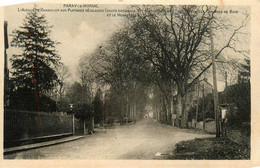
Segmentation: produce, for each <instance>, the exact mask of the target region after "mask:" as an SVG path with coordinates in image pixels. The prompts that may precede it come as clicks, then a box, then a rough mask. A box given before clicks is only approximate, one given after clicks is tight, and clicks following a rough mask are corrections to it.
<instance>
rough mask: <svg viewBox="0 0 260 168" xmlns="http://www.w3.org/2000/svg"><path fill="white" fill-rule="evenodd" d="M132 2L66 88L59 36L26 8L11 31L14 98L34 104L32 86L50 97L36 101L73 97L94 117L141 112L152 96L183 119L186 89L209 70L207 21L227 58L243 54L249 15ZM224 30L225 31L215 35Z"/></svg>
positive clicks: (63, 101) (132, 116)
mask: <svg viewBox="0 0 260 168" xmlns="http://www.w3.org/2000/svg"><path fill="white" fill-rule="evenodd" d="M130 8H131V9H134V10H135V11H136V13H135V14H134V15H129V17H128V18H126V20H125V25H124V26H123V27H122V28H121V29H119V30H118V31H117V32H116V33H114V34H113V35H112V36H111V38H110V39H109V40H108V41H107V42H106V43H104V44H103V45H102V46H99V47H97V49H96V50H95V52H93V53H92V54H91V55H86V56H83V57H82V58H81V60H80V63H79V66H78V67H79V69H78V74H79V77H80V79H79V81H78V82H75V83H73V84H72V85H71V86H70V87H67V90H66V91H65V88H66V78H68V76H69V70H68V68H67V67H66V66H64V65H62V64H61V63H60V57H59V56H58V55H57V53H56V51H55V45H56V44H57V42H55V41H52V40H51V39H50V37H49V34H50V28H51V26H48V23H47V21H46V19H45V17H44V16H39V15H38V13H37V12H36V10H34V11H32V12H30V13H28V15H27V16H26V19H25V22H24V24H23V26H21V27H20V30H15V31H14V32H13V41H12V45H13V46H16V47H19V48H22V49H23V54H21V55H14V56H13V57H12V60H11V61H12V67H13V69H14V70H15V71H13V73H12V78H13V85H14V87H13V93H14V96H13V97H14V101H13V102H14V104H17V102H19V103H18V104H19V105H21V104H26V103H27V104H26V107H24V106H21V108H28V109H30V108H32V109H31V110H35V109H36V107H37V106H36V105H37V103H36V102H35V101H36V99H35V96H33V95H35V93H36V98H38V99H41V100H40V101H39V102H40V103H43V102H44V99H45V102H47V103H45V102H44V104H45V105H40V107H43V108H46V110H48V109H51V108H53V109H55V108H54V107H53V106H55V105H56V103H57V105H58V106H57V108H58V110H59V111H68V109H69V104H70V103H71V104H74V107H75V108H74V110H75V111H76V112H77V111H78V113H77V115H78V116H79V118H86V117H89V116H93V115H95V116H96V122H112V121H113V120H114V119H118V120H121V121H126V122H127V120H138V119H140V118H142V117H143V116H144V114H145V113H146V111H145V109H146V108H145V107H146V105H148V104H151V106H152V107H153V110H154V114H155V115H156V118H157V119H158V120H160V121H161V122H163V123H167V124H171V123H172V116H173V115H174V114H175V115H176V116H177V118H180V119H181V123H179V125H180V126H181V127H187V123H188V117H189V113H188V110H187V107H186V106H187V92H188V91H189V90H190V89H191V88H192V87H194V85H195V84H196V83H197V82H198V81H199V80H200V79H201V78H205V76H207V74H208V73H209V72H210V71H209V68H210V67H211V65H212V62H211V54H210V52H209V48H210V45H211V43H210V40H209V37H210V29H211V27H212V29H213V32H214V34H213V37H214V39H216V41H217V42H216V47H215V54H214V57H215V58H218V59H219V58H224V57H223V55H225V54H226V53H225V51H226V50H229V52H231V51H233V52H236V53H237V54H238V55H246V54H248V53H247V52H244V51H241V50H239V49H238V48H237V46H238V45H237V44H239V43H240V40H241V39H244V38H245V37H247V34H244V33H243V29H244V28H245V27H246V25H247V21H248V19H249V16H248V15H247V14H244V15H241V17H244V18H243V19H242V20H241V24H239V25H237V26H230V24H231V23H232V22H229V21H228V20H226V19H225V18H222V17H220V16H219V15H218V12H217V11H218V9H217V7H214V6H161V5H152V6H149V5H142V6H140V5H138V6H131V7H130ZM210 25H212V26H211V27H210ZM223 31H225V32H226V34H227V35H225V36H220V35H219V34H220V32H223ZM218 39H221V42H219V41H220V40H219V41H218ZM219 60H220V59H219ZM227 60H228V58H227V59H226V60H224V61H225V62H228V61H229V60H228V61H227ZM235 61H236V59H235ZM219 64H220V63H219ZM225 65H226V64H225ZM223 67H224V66H223ZM224 69H226V67H224ZM54 88H56V90H53V89H54ZM37 95H38V96H37ZM93 95H95V96H93ZM19 96H20V97H19ZM24 96H26V98H25V97H24ZM21 97H24V99H21ZM50 97H52V98H53V97H54V100H55V101H56V102H53V100H52V99H51V98H50ZM24 102H26V103H24ZM30 103H32V104H30ZM16 107H17V105H16ZM47 107H48V108H47ZM93 109H94V111H95V113H94V112H93Z"/></svg>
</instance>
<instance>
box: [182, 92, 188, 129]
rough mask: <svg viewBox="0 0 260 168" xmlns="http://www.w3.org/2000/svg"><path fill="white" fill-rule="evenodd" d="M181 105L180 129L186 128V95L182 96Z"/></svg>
mask: <svg viewBox="0 0 260 168" xmlns="http://www.w3.org/2000/svg"><path fill="white" fill-rule="evenodd" d="M181 104H182V117H181V128H188V111H187V110H186V94H185V95H184V96H182V98H181Z"/></svg>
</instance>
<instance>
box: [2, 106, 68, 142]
mask: <svg viewBox="0 0 260 168" xmlns="http://www.w3.org/2000/svg"><path fill="white" fill-rule="evenodd" d="M40 116H41V121H42V129H41V126H40V120H39V114H38V112H29V111H15V110H5V111H4V145H5V146H10V145H11V146H12V143H14V142H17V141H21V140H30V139H33V138H37V137H44V136H51V135H57V134H65V133H73V116H72V115H66V114H62V113H46V112H41V113H40Z"/></svg>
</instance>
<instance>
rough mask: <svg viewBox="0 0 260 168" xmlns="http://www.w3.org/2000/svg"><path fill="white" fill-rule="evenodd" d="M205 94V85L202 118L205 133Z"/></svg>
mask: <svg viewBox="0 0 260 168" xmlns="http://www.w3.org/2000/svg"><path fill="white" fill-rule="evenodd" d="M204 94H205V92H204V84H203V85H202V101H203V102H202V115H203V116H202V117H203V130H204V131H205V95H204Z"/></svg>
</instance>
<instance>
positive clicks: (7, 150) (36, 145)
mask: <svg viewBox="0 0 260 168" xmlns="http://www.w3.org/2000/svg"><path fill="white" fill-rule="evenodd" d="M83 137H84V136H70V137H66V138H61V139H56V140H51V141H47V142H41V143H34V144H29V145H23V146H17V147H12V148H5V149H4V154H8V153H14V152H19V151H25V150H29V149H35V148H41V147H45V146H51V145H56V144H60V143H65V142H69V141H74V140H77V139H80V138H83Z"/></svg>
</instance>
